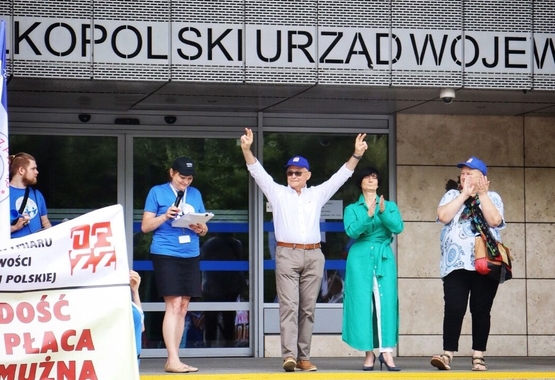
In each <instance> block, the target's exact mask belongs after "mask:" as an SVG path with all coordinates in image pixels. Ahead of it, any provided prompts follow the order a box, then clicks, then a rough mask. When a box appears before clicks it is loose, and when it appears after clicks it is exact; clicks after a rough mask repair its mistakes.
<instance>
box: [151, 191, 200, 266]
mask: <svg viewBox="0 0 555 380" xmlns="http://www.w3.org/2000/svg"><path fill="white" fill-rule="evenodd" d="M176 196H177V194H176V192H175V191H174V189H173V188H172V187H171V186H170V184H169V183H165V184H163V185H157V186H154V187H153V188H152V189H150V191H149V193H148V196H147V197H146V202H145V210H144V211H146V212H152V213H154V214H155V215H156V216H160V215H162V214H165V213H166V211H167V210H168V208H169V207H171V206H172V205H173V204H174V203H175V198H176ZM180 207H181V209H184V208H187V209H189V210H191V211H193V212H206V210H205V209H204V203H203V202H202V196H201V195H200V191H198V189H196V188H194V187H191V186H189V187H187V189H186V192H185V195H184V196H183V200H182V202H181V204H180ZM187 236H188V237H187ZM180 239H181V241H183V242H180ZM150 253H152V254H156V255H168V256H174V257H183V258H189V257H196V256H198V255H199V254H200V246H199V237H198V235H197V234H196V233H195V232H193V231H192V230H190V229H189V228H175V227H172V220H167V221H165V222H164V223H162V224H161V225H160V227H158V228H157V229H155V230H154V234H153V236H152V244H151V245H150Z"/></svg>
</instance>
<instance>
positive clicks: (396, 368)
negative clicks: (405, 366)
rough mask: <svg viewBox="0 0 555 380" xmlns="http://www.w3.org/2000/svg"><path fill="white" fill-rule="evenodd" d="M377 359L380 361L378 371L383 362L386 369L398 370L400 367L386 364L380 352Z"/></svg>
mask: <svg viewBox="0 0 555 380" xmlns="http://www.w3.org/2000/svg"><path fill="white" fill-rule="evenodd" d="M378 360H379V361H380V371H381V370H382V366H383V365H384V364H385V368H387V370H388V371H400V370H401V368H400V367H390V366H389V364H387V363H386V362H385V359H384V358H383V354H380V356H378Z"/></svg>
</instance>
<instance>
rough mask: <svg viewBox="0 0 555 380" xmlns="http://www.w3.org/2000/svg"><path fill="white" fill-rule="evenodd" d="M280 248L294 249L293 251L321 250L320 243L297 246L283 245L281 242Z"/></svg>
mask: <svg viewBox="0 0 555 380" xmlns="http://www.w3.org/2000/svg"><path fill="white" fill-rule="evenodd" d="M277 246H278V247H285V248H293V249H303V250H305V251H310V250H311V249H318V248H320V243H315V244H296V243H282V242H281V241H278V242H277Z"/></svg>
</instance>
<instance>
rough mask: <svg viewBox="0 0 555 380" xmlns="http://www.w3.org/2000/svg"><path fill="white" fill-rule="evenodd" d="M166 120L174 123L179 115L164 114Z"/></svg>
mask: <svg viewBox="0 0 555 380" xmlns="http://www.w3.org/2000/svg"><path fill="white" fill-rule="evenodd" d="M164 120H165V121H166V123H167V124H173V123H175V122H176V120H177V117H175V116H164Z"/></svg>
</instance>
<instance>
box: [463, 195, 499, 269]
mask: <svg viewBox="0 0 555 380" xmlns="http://www.w3.org/2000/svg"><path fill="white" fill-rule="evenodd" d="M464 203H465V205H466V207H468V209H469V210H470V222H471V223H472V226H473V227H474V230H475V232H476V233H478V234H480V235H482V237H483V238H484V240H485V241H486V247H487V251H488V254H489V256H490V258H492V259H495V258H497V257H499V255H500V252H499V249H498V247H497V240H496V239H495V238H494V237H493V235H492V234H491V231H490V229H489V226H488V225H487V223H486V218H485V217H484V214H483V212H482V209H481V208H480V199H479V198H478V196H477V195H476V196H475V197H468V199H467V200H466V201H465V202H464Z"/></svg>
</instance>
